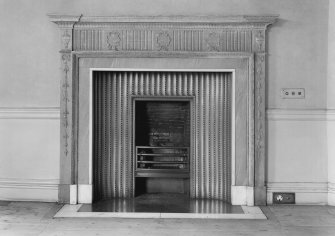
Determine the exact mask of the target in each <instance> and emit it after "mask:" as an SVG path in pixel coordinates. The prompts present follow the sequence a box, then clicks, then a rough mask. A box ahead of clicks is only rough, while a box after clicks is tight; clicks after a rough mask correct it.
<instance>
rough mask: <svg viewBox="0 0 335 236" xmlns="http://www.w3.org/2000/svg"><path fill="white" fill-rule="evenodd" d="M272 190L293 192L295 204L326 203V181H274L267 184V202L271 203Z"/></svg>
mask: <svg viewBox="0 0 335 236" xmlns="http://www.w3.org/2000/svg"><path fill="white" fill-rule="evenodd" d="M274 192H293V193H295V202H296V204H301V205H305V204H313V205H326V204H328V200H327V195H328V183H327V182H324V183H323V182H321V183H307V182H276V183H273V182H271V183H268V184H267V204H273V202H272V195H273V193H274Z"/></svg>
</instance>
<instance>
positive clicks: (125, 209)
mask: <svg viewBox="0 0 335 236" xmlns="http://www.w3.org/2000/svg"><path fill="white" fill-rule="evenodd" d="M54 217H55V218H58V217H98V218H100V217H102V218H103V217H106V218H108V217H110V218H204V219H267V218H266V216H265V215H264V214H263V212H262V211H261V209H260V208H259V207H249V206H232V205H230V204H228V203H226V202H223V201H218V200H209V199H197V200H195V199H189V198H188V197H186V196H183V195H180V196H179V197H178V198H176V196H175V195H169V194H163V195H162V194H159V195H158V194H145V195H142V196H140V197H137V198H134V199H112V200H107V201H100V202H97V203H94V204H78V205H64V206H63V208H62V209H60V211H59V212H57V214H56V215H55V216H54Z"/></svg>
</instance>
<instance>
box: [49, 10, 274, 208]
mask: <svg viewBox="0 0 335 236" xmlns="http://www.w3.org/2000/svg"><path fill="white" fill-rule="evenodd" d="M50 18H51V20H52V21H53V22H55V23H57V24H58V25H59V26H60V28H61V43H62V48H61V51H60V52H61V61H62V80H61V117H62V120H61V157H60V162H61V168H60V169H61V173H60V182H61V184H60V186H59V201H60V202H68V203H72V204H77V203H91V202H92V201H93V199H106V198H107V199H108V198H110V197H117V198H132V197H134V196H136V194H141V191H142V192H143V191H144V192H159V191H162V192H178V193H182V194H186V195H188V196H189V197H191V198H205V199H221V200H224V201H228V202H231V203H232V204H233V205H235V204H239V205H254V204H256V205H263V204H265V203H266V185H265V163H266V142H265V134H266V132H265V87H266V86H265V82H266V68H265V65H266V45H265V44H266V41H267V38H266V29H267V26H268V25H270V24H272V23H273V22H274V21H275V20H276V18H277V16H230V17H129V18H128V17H86V16H65V15H50ZM169 109H170V110H176V111H178V112H176V114H179V115H175V116H174V118H172V120H174V122H176V123H174V122H172V121H167V120H166V119H167V117H168V115H166V117H165V116H164V117H160V116H159V115H158V114H161V113H163V114H164V111H166V110H169ZM149 111H152V112H151V113H149V114H148V112H149ZM158 111H159V112H158ZM187 114H189V115H187ZM155 116H157V117H159V118H158V119H157V120H155V119H154V117H155ZM181 116H183V117H184V118H185V117H186V119H183V121H181V120H180V117H181ZM188 116H189V120H188V118H187V117H188ZM137 118H138V119H137ZM165 118H166V119H165ZM158 120H160V121H162V122H163V123H165V124H164V125H161V126H160V128H156V125H157V124H158V123H159V121H158ZM181 124H182V125H181ZM136 127H137V128H139V127H142V130H141V128H140V129H137V128H136ZM162 127H163V128H162ZM166 127H170V128H166ZM171 127H173V128H171ZM177 127H178V128H177ZM181 127H183V128H181ZM188 132H189V134H188ZM187 136H189V139H188V138H186V137H187ZM145 156H149V157H150V158H151V159H150V158H148V157H145ZM159 156H161V157H162V159H161V160H159V158H160V157H159ZM174 156H175V157H176V158H175V159H173V157H174ZM164 161H166V162H170V163H163V162H164ZM162 185H164V186H169V187H170V185H171V188H168V187H166V188H158V187H157V186H162ZM139 190H140V191H139Z"/></svg>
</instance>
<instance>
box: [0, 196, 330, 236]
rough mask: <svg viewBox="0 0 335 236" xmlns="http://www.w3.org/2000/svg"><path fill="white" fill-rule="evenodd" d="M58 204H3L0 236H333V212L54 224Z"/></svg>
mask: <svg viewBox="0 0 335 236" xmlns="http://www.w3.org/2000/svg"><path fill="white" fill-rule="evenodd" d="M61 207H62V205H58V204H56V203H32V202H0V235H1V236H7V235H19V236H21V235H34V236H36V235H53V236H56V235H71V236H72V235H80V236H86V235H100V236H101V235H118V236H119V235H136V236H141V235H146V236H151V235H159V236H165V235H169V236H175V235H182V236H188V235H206V236H214V235H220V236H221V235H257V236H261V235H271V236H275V235H290V236H291V235H292V236H295V235H304V236H307V235H313V236H323V235H329V236H334V235H335V207H330V206H268V207H262V210H263V212H264V213H265V214H266V215H267V217H268V220H203V219H110V218H107V219H106V218H103V219H90V218H87V219H86V218H85V219H79V218H64V219H53V218H52V217H53V215H54V214H55V213H56V212H57V211H58V210H59V209H60V208H61Z"/></svg>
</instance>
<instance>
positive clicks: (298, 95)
mask: <svg viewBox="0 0 335 236" xmlns="http://www.w3.org/2000/svg"><path fill="white" fill-rule="evenodd" d="M281 97H282V98H284V99H304V98H305V89H304V88H282V89H281Z"/></svg>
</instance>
